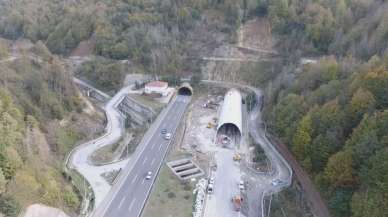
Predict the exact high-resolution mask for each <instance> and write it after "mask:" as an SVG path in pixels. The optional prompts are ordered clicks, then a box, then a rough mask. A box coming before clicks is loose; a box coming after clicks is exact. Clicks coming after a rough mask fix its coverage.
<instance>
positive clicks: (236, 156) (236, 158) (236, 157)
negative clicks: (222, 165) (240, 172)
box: [233, 154, 241, 161]
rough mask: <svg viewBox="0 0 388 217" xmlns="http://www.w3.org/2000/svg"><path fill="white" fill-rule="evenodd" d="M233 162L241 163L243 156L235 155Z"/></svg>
mask: <svg viewBox="0 0 388 217" xmlns="http://www.w3.org/2000/svg"><path fill="white" fill-rule="evenodd" d="M233 160H234V161H240V160H241V155H239V154H235V155H234V156H233Z"/></svg>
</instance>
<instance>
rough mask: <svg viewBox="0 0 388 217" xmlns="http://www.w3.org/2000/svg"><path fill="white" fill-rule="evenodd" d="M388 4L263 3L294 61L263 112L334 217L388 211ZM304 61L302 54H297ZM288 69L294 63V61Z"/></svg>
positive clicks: (282, 45)
mask: <svg viewBox="0 0 388 217" xmlns="http://www.w3.org/2000/svg"><path fill="white" fill-rule="evenodd" d="M387 6H388V4H387V3H386V2H385V1H362V0H355V1H342V0H338V1H330V0H319V1H309V0H301V1H298V0H290V1H287V0H274V1H268V2H267V1H262V3H261V9H260V11H261V13H262V14H264V15H267V16H268V17H269V18H270V20H271V22H272V26H273V32H274V33H275V34H276V35H277V36H278V37H279V38H281V40H282V41H281V42H280V43H279V44H278V46H279V48H281V49H283V50H284V51H285V52H286V53H287V54H290V53H291V52H292V53H293V54H290V55H289V56H287V57H288V58H290V60H289V61H290V62H292V61H293V60H298V59H299V57H301V56H311V57H315V58H316V59H317V62H316V63H310V64H305V65H302V66H300V65H299V66H295V67H293V68H292V69H289V68H288V69H287V70H288V71H292V72H293V76H292V79H291V81H290V80H288V81H286V82H283V83H282V84H281V85H279V88H277V89H276V90H272V92H273V94H271V96H269V98H268V99H267V100H268V103H267V104H268V105H269V106H268V107H267V108H266V119H267V121H268V124H269V127H270V129H271V131H272V132H273V133H274V134H275V135H277V136H279V137H280V138H281V139H282V141H283V142H284V143H285V144H287V145H288V147H289V148H290V149H291V151H292V152H293V153H294V155H295V157H296V158H297V159H298V161H299V162H300V163H301V165H302V166H303V168H304V169H305V170H306V171H307V172H308V173H309V175H310V176H311V178H312V179H313V181H314V183H315V184H316V186H317V187H318V189H319V190H320V192H321V194H322V196H323V197H324V198H325V199H326V201H327V204H328V206H329V208H330V211H331V215H332V216H335V217H343V216H354V217H361V216H376V217H383V216H386V215H387V213H388V197H387V195H388V176H387V174H388V167H387V165H388V155H387V154H388V137H387V135H388V49H387V42H388V25H387V22H388V14H387ZM298 56H299V57H298ZM288 66H290V67H291V66H292V63H291V64H290V63H289V65H288Z"/></svg>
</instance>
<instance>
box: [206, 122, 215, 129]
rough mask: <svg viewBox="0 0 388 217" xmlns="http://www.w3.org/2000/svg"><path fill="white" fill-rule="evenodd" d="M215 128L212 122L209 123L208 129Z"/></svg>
mask: <svg viewBox="0 0 388 217" xmlns="http://www.w3.org/2000/svg"><path fill="white" fill-rule="evenodd" d="M213 127H214V125H213V124H212V123H211V122H209V123H207V126H206V128H208V129H211V128H213Z"/></svg>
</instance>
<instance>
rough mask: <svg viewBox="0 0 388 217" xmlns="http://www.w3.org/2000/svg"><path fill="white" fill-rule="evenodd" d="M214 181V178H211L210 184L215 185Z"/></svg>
mask: <svg viewBox="0 0 388 217" xmlns="http://www.w3.org/2000/svg"><path fill="white" fill-rule="evenodd" d="M214 180H215V179H214V177H210V178H209V184H212V185H214Z"/></svg>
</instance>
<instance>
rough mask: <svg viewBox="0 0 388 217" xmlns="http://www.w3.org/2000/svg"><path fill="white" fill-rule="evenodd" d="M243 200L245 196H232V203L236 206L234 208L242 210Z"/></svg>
mask: <svg viewBox="0 0 388 217" xmlns="http://www.w3.org/2000/svg"><path fill="white" fill-rule="evenodd" d="M242 202H243V198H242V197H241V196H240V195H236V196H234V197H232V203H233V206H234V210H236V212H240V210H241V204H242Z"/></svg>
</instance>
